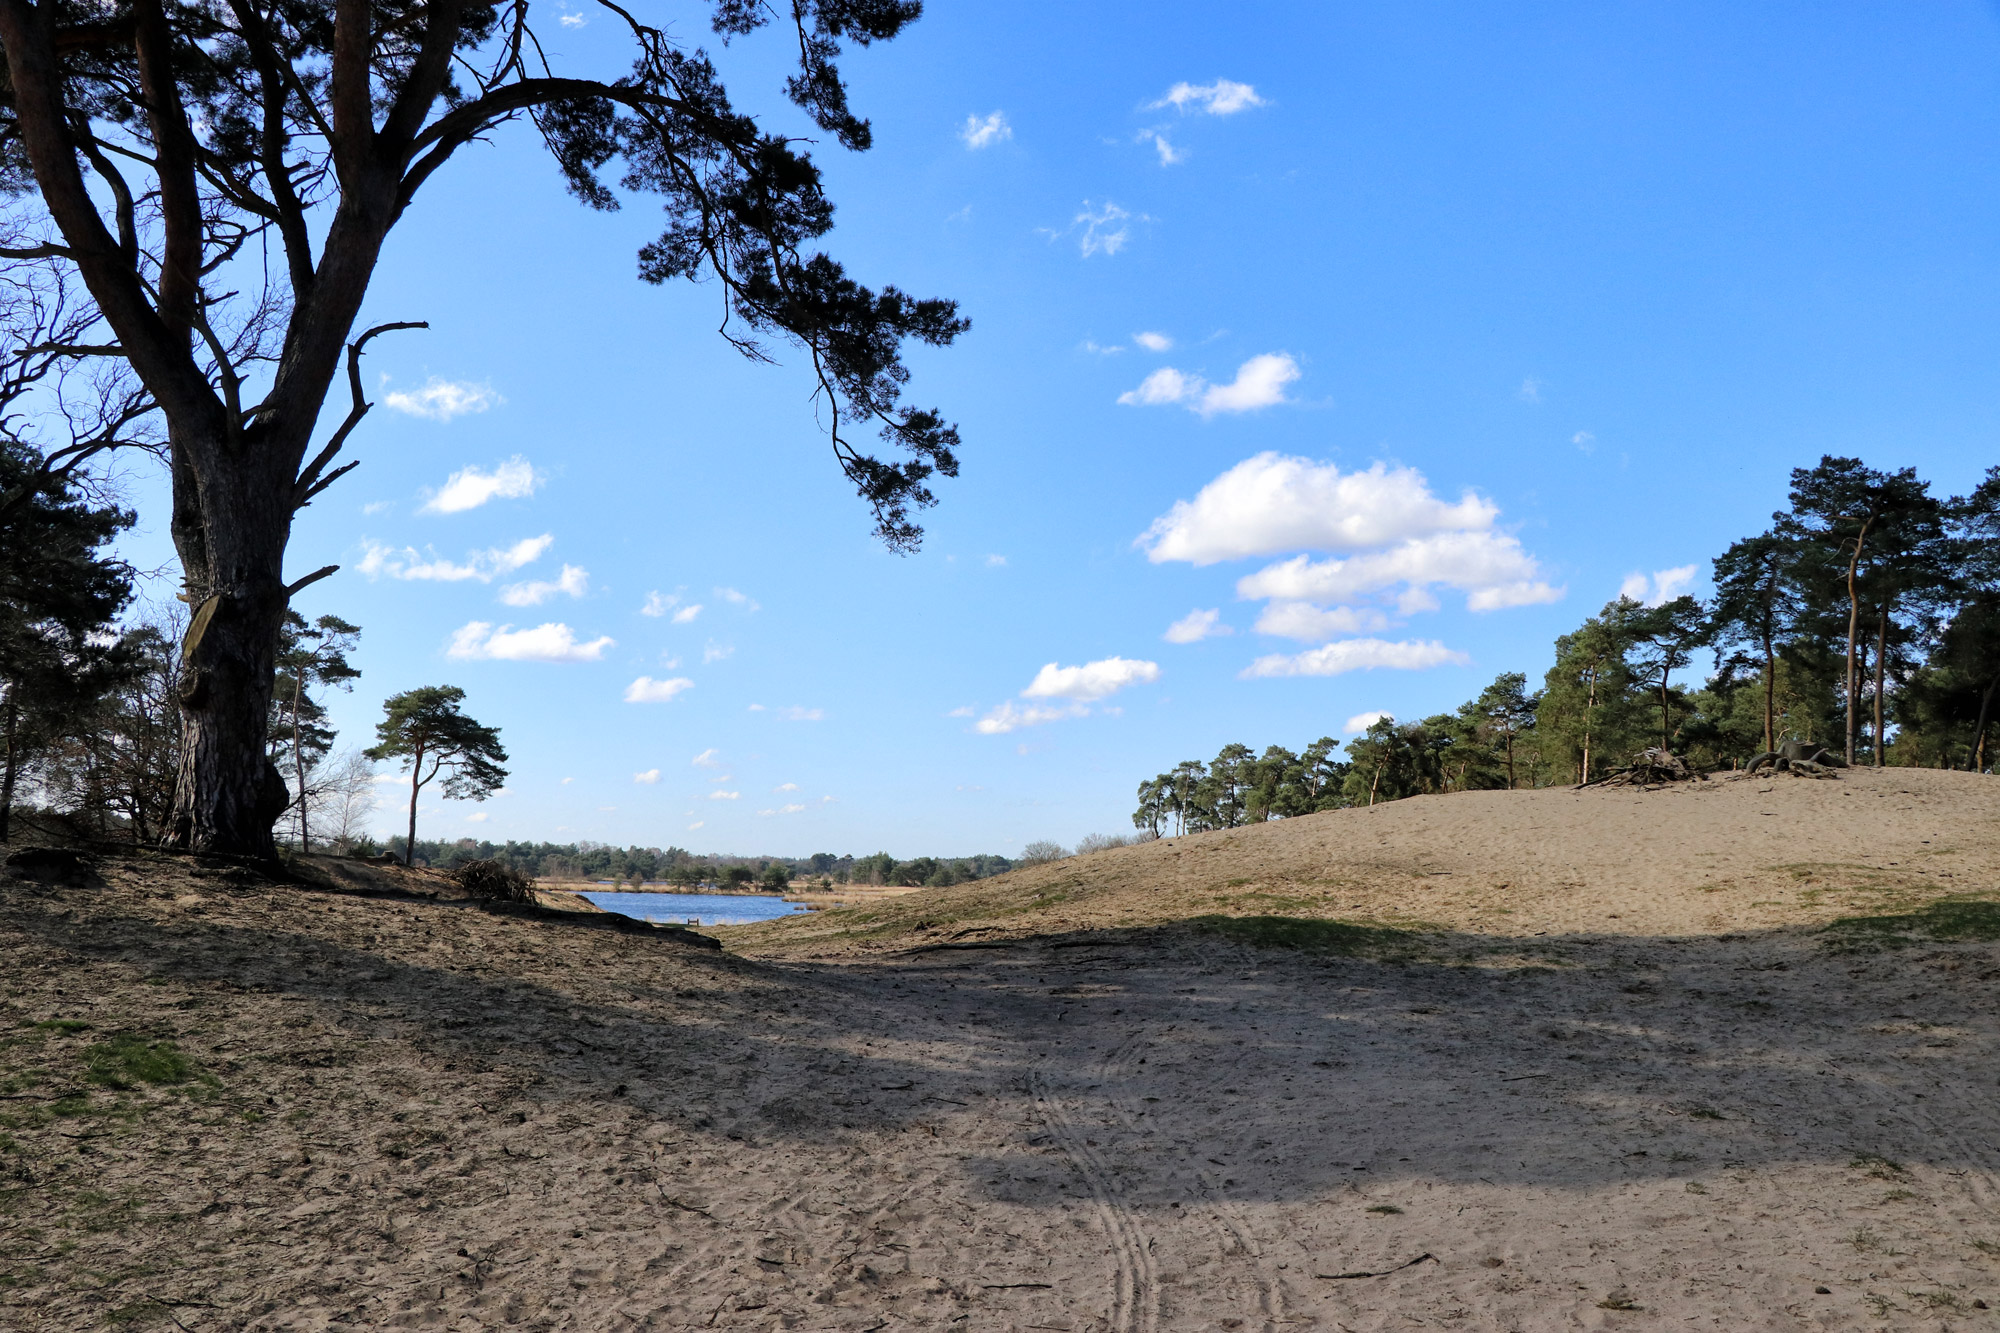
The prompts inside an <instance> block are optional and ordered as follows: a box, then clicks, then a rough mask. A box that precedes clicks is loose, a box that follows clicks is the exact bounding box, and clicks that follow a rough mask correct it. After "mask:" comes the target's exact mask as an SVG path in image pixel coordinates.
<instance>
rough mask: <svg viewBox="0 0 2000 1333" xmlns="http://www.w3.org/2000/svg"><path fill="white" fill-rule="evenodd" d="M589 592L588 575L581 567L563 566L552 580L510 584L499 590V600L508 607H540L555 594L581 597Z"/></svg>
mask: <svg viewBox="0 0 2000 1333" xmlns="http://www.w3.org/2000/svg"><path fill="white" fill-rule="evenodd" d="M589 590H590V575H589V574H588V573H586V572H585V571H584V568H583V566H582V565H564V566H563V567H562V574H561V575H560V576H559V577H557V578H554V579H541V580H536V581H534V582H531V583H510V584H508V585H507V586H506V587H504V588H502V589H501V590H500V600H501V601H503V602H505V603H506V604H507V605H509V606H540V605H541V604H542V603H543V602H546V601H547V600H548V599H549V598H551V597H553V596H555V595H556V594H557V593H567V594H568V595H569V596H571V597H581V596H583V595H584V593H586V592H588V591H589Z"/></svg>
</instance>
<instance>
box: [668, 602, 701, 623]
mask: <svg viewBox="0 0 2000 1333" xmlns="http://www.w3.org/2000/svg"><path fill="white" fill-rule="evenodd" d="M700 614H701V603H700V602H690V603H688V604H687V605H686V606H683V607H681V608H680V609H679V610H677V611H675V612H674V615H673V623H674V624H676V625H691V624H693V623H694V618H695V617H696V616H698V615H700Z"/></svg>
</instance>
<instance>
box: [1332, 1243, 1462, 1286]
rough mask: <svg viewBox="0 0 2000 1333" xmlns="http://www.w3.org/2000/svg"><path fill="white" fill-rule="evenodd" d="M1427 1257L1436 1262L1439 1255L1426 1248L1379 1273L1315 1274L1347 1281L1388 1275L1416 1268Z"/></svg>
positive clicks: (1335, 1280)
mask: <svg viewBox="0 0 2000 1333" xmlns="http://www.w3.org/2000/svg"><path fill="white" fill-rule="evenodd" d="M1426 1259H1428V1260H1429V1261H1430V1262H1432V1263H1436V1262H1437V1261H1438V1257H1437V1256H1436V1255H1435V1254H1432V1253H1431V1252H1430V1251H1428V1250H1426V1251H1424V1252H1423V1253H1422V1254H1420V1255H1418V1256H1417V1257H1416V1258H1414V1259H1412V1260H1410V1261H1409V1262H1408V1263H1406V1264H1397V1265H1396V1266H1395V1267H1394V1268H1385V1269H1383V1270H1382V1271H1381V1272H1379V1273H1314V1274H1313V1276H1314V1277H1316V1278H1323V1279H1324V1280H1326V1281H1328V1282H1345V1281H1347V1280H1348V1279H1349V1278H1356V1277H1387V1276H1389V1274H1391V1273H1400V1272H1402V1271H1403V1270H1404V1269H1405V1268H1415V1267H1416V1266H1417V1265H1418V1264H1420V1263H1423V1262H1424V1261H1425V1260H1426Z"/></svg>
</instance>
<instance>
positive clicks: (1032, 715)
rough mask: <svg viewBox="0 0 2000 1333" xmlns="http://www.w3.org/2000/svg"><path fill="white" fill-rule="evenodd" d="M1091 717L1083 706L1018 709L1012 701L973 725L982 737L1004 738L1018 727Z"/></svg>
mask: <svg viewBox="0 0 2000 1333" xmlns="http://www.w3.org/2000/svg"><path fill="white" fill-rule="evenodd" d="M1089 715H1090V709H1088V708H1086V707H1085V706H1084V705H1082V704H1069V705H1067V706H1066V707H1062V708H1040V707H1035V706H1032V705H1031V706H1029V707H1027V708H1016V707H1015V706H1014V705H1013V703H1012V702H1011V701H1010V702H1007V703H1003V704H1001V705H1000V706H999V707H998V708H996V709H994V710H993V711H992V712H990V713H988V714H987V715H986V716H985V717H982V718H980V719H979V721H977V722H975V723H974V724H973V730H975V731H977V732H979V733H980V734H981V735H982V736H1004V735H1006V734H1007V733H1008V732H1010V731H1013V730H1015V729H1016V728H1018V727H1038V726H1041V725H1042V724H1043V723H1045V722H1056V721H1060V720H1061V719H1063V718H1068V717H1088V716H1089Z"/></svg>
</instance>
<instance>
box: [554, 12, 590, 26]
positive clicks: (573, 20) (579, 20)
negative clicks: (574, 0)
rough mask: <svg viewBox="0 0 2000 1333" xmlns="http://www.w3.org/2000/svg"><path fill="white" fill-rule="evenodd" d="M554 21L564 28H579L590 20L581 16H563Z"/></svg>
mask: <svg viewBox="0 0 2000 1333" xmlns="http://www.w3.org/2000/svg"><path fill="white" fill-rule="evenodd" d="M556 21H557V22H558V23H560V24H562V25H563V26H564V27H565V28H581V27H583V26H584V25H586V24H587V23H589V22H590V20H589V19H588V18H585V17H584V16H583V15H582V14H564V15H563V16H562V17H560V18H559V19H557V20H556Z"/></svg>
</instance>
